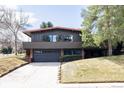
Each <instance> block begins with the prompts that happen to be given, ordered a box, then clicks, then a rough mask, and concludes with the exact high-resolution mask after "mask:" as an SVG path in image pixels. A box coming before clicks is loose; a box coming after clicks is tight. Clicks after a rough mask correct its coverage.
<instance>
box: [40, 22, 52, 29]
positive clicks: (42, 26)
mask: <svg viewBox="0 0 124 93" xmlns="http://www.w3.org/2000/svg"><path fill="white" fill-rule="evenodd" d="M48 27H53V24H52V22H50V21H48V22H42V24H41V25H40V28H48Z"/></svg>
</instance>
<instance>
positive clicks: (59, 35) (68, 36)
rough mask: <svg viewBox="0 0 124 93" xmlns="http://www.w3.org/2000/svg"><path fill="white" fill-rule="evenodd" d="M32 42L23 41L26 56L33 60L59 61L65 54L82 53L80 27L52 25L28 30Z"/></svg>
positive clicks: (26, 32) (27, 33)
mask: <svg viewBox="0 0 124 93" xmlns="http://www.w3.org/2000/svg"><path fill="white" fill-rule="evenodd" d="M24 33H25V34H26V35H28V36H30V37H31V42H23V47H24V49H25V50H26V57H27V58H29V60H30V61H31V60H32V62H58V61H59V59H60V56H63V55H75V54H76V55H82V54H83V51H82V43H81V37H80V34H81V31H80V29H73V28H65V27H50V28H46V29H35V30H27V31H24Z"/></svg>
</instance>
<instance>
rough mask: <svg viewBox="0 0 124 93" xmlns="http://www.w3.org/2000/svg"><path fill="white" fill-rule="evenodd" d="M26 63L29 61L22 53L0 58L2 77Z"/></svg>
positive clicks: (0, 74) (0, 73)
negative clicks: (25, 59) (24, 58)
mask: <svg viewBox="0 0 124 93" xmlns="http://www.w3.org/2000/svg"><path fill="white" fill-rule="evenodd" d="M24 64H27V62H26V61H24V60H23V56H22V55H21V56H20V55H18V56H11V57H5V58H0V77H1V76H3V75H5V74H7V73H9V72H10V71H12V70H14V69H16V68H18V67H20V66H22V65H24Z"/></svg>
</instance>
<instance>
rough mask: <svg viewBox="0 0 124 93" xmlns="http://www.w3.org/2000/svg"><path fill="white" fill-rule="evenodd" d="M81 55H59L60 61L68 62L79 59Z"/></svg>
mask: <svg viewBox="0 0 124 93" xmlns="http://www.w3.org/2000/svg"><path fill="white" fill-rule="evenodd" d="M81 58H82V56H81V55H64V56H61V57H60V61H61V62H68V61H74V60H79V59H81Z"/></svg>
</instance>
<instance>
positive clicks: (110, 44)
mask: <svg viewBox="0 0 124 93" xmlns="http://www.w3.org/2000/svg"><path fill="white" fill-rule="evenodd" d="M111 55H112V43H111V40H108V56H111Z"/></svg>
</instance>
